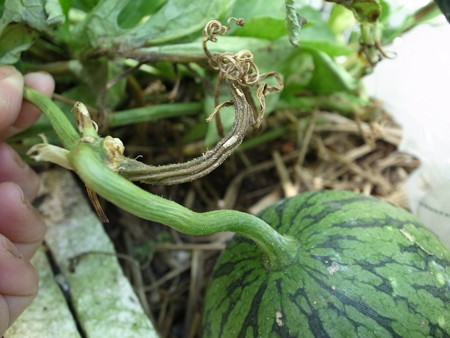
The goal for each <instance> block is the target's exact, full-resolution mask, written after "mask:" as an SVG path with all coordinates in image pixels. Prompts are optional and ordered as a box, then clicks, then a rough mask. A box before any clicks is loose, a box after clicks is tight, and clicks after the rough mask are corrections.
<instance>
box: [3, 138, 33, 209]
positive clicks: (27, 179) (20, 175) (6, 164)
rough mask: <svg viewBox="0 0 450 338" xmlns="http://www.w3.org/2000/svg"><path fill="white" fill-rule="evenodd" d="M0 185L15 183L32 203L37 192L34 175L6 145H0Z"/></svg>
mask: <svg viewBox="0 0 450 338" xmlns="http://www.w3.org/2000/svg"><path fill="white" fill-rule="evenodd" d="M0 163H1V165H0V183H1V182H8V181H11V182H15V183H17V184H18V185H19V186H20V188H21V189H22V190H23V192H24V194H25V197H26V198H27V199H28V200H29V201H32V200H33V199H34V198H35V197H36V195H37V193H38V190H39V178H38V176H37V175H36V173H35V172H34V171H33V170H32V169H31V168H30V167H29V166H28V165H27V164H26V163H25V162H23V161H22V159H21V158H20V157H19V155H18V154H17V153H16V152H15V151H14V150H13V149H12V148H11V147H10V146H8V145H7V144H5V143H0Z"/></svg>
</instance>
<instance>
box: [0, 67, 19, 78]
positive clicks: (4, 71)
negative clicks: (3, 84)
mask: <svg viewBox="0 0 450 338" xmlns="http://www.w3.org/2000/svg"><path fill="white" fill-rule="evenodd" d="M15 73H18V71H17V69H16V68H15V67H13V66H9V65H6V66H1V67H0V80H2V79H6V78H7V77H10V76H11V75H13V74H15Z"/></svg>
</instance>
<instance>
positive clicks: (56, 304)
mask: <svg viewBox="0 0 450 338" xmlns="http://www.w3.org/2000/svg"><path fill="white" fill-rule="evenodd" d="M31 262H32V263H33V265H34V266H35V267H36V269H37V270H38V271H39V277H40V279H39V293H38V295H37V296H36V298H35V299H34V301H33V303H32V304H31V306H30V307H28V308H27V309H26V310H25V312H24V313H23V314H22V315H21V316H20V317H19V318H18V320H17V321H16V322H15V323H14V325H13V326H12V327H11V328H9V330H8V331H7V332H6V333H5V335H4V337H5V338H24V337H26V338H61V337H64V338H80V337H81V336H80V334H79V333H78V329H77V327H76V324H75V321H74V319H73V317H72V314H71V312H70V310H69V308H68V306H67V303H66V299H65V298H64V295H63V293H62V292H61V289H60V288H59V286H58V285H57V283H56V281H55V279H54V278H53V277H54V276H53V272H52V270H51V268H50V265H49V263H48V260H47V257H46V255H45V252H44V250H43V249H41V250H39V251H38V252H37V253H36V255H34V257H33V259H32V260H31Z"/></svg>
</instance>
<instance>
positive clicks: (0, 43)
mask: <svg viewBox="0 0 450 338" xmlns="http://www.w3.org/2000/svg"><path fill="white" fill-rule="evenodd" d="M35 36H36V34H35V33H34V32H32V31H30V29H29V28H27V27H26V26H24V25H21V24H13V25H8V26H7V27H6V28H5V30H4V31H3V33H2V34H1V35H0V65H1V64H13V63H16V62H17V61H18V60H19V59H20V54H21V53H22V52H23V51H25V50H27V49H28V48H29V47H30V46H31V45H32V44H33V39H34V37H35Z"/></svg>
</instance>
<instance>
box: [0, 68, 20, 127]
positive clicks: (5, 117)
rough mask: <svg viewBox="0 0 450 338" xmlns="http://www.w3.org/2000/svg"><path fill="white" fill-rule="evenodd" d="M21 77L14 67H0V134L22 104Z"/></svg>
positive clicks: (9, 123) (12, 121)
mask: <svg viewBox="0 0 450 338" xmlns="http://www.w3.org/2000/svg"><path fill="white" fill-rule="evenodd" d="M22 91H23V77H22V74H20V73H19V72H18V71H17V70H16V69H15V68H14V67H12V66H2V67H0V135H1V134H3V133H4V132H5V130H6V129H7V128H8V127H9V126H10V125H11V124H13V123H14V122H15V121H16V119H17V117H18V115H19V112H20V109H21V106H22Z"/></svg>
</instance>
